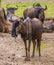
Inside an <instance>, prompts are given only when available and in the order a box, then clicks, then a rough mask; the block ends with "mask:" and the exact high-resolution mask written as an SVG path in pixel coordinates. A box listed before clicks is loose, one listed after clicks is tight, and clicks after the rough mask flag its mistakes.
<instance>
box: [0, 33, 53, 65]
mask: <svg viewBox="0 0 54 65" xmlns="http://www.w3.org/2000/svg"><path fill="white" fill-rule="evenodd" d="M42 42H43V43H44V44H43V45H42V46H41V55H42V56H41V57H38V51H37V50H36V53H35V57H34V58H31V60H30V61H24V58H25V57H24V56H25V49H24V44H23V41H22V39H21V36H20V35H18V37H17V38H16V39H15V38H12V37H11V34H8V33H0V65H54V33H43V35H42ZM31 52H32V45H31Z"/></svg>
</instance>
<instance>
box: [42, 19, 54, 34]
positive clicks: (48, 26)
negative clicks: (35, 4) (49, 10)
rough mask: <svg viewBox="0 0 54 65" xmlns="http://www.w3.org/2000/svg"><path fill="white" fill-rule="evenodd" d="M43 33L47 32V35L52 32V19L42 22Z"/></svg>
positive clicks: (53, 25) (53, 29) (53, 28)
mask: <svg viewBox="0 0 54 65" xmlns="http://www.w3.org/2000/svg"><path fill="white" fill-rule="evenodd" d="M43 31H44V32H48V33H49V32H53V31H54V21H53V19H47V20H45V21H44V24H43Z"/></svg>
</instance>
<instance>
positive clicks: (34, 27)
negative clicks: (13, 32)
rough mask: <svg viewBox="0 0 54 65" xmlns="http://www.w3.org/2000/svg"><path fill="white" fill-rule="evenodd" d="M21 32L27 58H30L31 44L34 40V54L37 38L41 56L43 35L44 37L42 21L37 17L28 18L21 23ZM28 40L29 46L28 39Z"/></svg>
mask: <svg viewBox="0 0 54 65" xmlns="http://www.w3.org/2000/svg"><path fill="white" fill-rule="evenodd" d="M19 33H20V34H21V37H22V39H23V41H24V45H25V51H26V59H25V60H30V46H31V41H32V42H33V53H32V57H33V56H34V52H35V46H36V40H37V50H38V52H39V56H41V52H40V46H41V37H42V22H41V21H40V20H38V19H37V18H33V19H30V18H26V19H25V20H24V21H23V22H21V23H20V24H19ZM27 40H28V46H27V42H26V41H27Z"/></svg>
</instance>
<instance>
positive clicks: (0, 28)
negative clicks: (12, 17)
mask: <svg viewBox="0 0 54 65" xmlns="http://www.w3.org/2000/svg"><path fill="white" fill-rule="evenodd" d="M6 21H7V18H6V14H5V10H4V8H0V32H8V26H7V23H6Z"/></svg>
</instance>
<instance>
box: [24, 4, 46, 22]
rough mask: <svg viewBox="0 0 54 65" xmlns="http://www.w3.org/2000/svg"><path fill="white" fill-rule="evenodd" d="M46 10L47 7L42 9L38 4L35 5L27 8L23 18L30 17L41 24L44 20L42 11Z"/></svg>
mask: <svg viewBox="0 0 54 65" xmlns="http://www.w3.org/2000/svg"><path fill="white" fill-rule="evenodd" d="M45 10H47V6H45V8H43V7H42V6H41V5H40V4H39V3H38V4H37V5H33V7H29V8H27V9H25V10H24V12H23V15H24V18H26V17H30V18H38V19H40V20H41V21H42V22H43V21H44V19H45V14H44V11H45Z"/></svg>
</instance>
